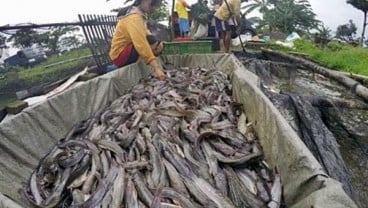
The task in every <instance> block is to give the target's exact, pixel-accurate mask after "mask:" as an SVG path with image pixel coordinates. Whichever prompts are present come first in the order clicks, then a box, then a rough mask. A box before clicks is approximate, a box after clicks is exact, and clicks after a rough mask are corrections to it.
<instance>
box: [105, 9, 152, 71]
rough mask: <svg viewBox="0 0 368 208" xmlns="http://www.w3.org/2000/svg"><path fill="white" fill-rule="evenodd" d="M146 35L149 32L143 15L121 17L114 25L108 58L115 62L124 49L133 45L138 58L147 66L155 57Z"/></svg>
mask: <svg viewBox="0 0 368 208" xmlns="http://www.w3.org/2000/svg"><path fill="white" fill-rule="evenodd" d="M148 34H150V32H149V31H148V29H147V26H146V18H145V16H144V15H143V14H139V13H133V14H129V15H127V16H125V17H122V18H121V19H120V20H119V22H118V24H117V25H116V28H115V32H114V35H113V38H112V41H111V49H110V53H109V55H110V58H111V59H112V60H115V59H116V58H117V57H118V56H119V54H120V53H121V52H122V51H123V50H124V48H125V47H127V46H128V45H129V44H130V43H133V45H134V48H135V49H136V50H137V52H138V54H139V58H140V59H142V60H143V61H144V62H145V63H146V64H149V63H150V62H151V61H152V60H154V59H155V58H156V57H155V55H154V54H153V52H152V49H151V47H150V45H149V43H148V41H147V35H148Z"/></svg>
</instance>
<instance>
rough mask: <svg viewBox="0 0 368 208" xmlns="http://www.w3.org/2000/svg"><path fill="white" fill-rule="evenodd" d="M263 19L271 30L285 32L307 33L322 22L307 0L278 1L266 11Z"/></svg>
mask: <svg viewBox="0 0 368 208" xmlns="http://www.w3.org/2000/svg"><path fill="white" fill-rule="evenodd" d="M263 21H264V23H263V25H268V26H269V28H270V30H271V31H275V30H277V31H281V32H284V33H290V32H293V31H296V32H299V33H305V32H308V31H309V30H311V29H315V28H317V27H318V24H320V21H318V20H317V19H316V14H315V13H314V12H313V11H312V8H311V5H310V4H309V2H308V1H307V0H284V1H277V3H276V4H275V6H274V7H273V8H269V9H268V11H267V12H265V13H264V18H263Z"/></svg>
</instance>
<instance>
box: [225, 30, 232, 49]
mask: <svg viewBox="0 0 368 208" xmlns="http://www.w3.org/2000/svg"><path fill="white" fill-rule="evenodd" d="M230 45H231V31H225V37H224V46H225V53H229V52H230Z"/></svg>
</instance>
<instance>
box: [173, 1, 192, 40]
mask: <svg viewBox="0 0 368 208" xmlns="http://www.w3.org/2000/svg"><path fill="white" fill-rule="evenodd" d="M187 8H188V9H189V8H190V6H189V5H188V4H187V2H186V1H185V0H176V3H175V9H176V12H177V13H178V17H179V31H180V36H181V37H187V36H188V33H189V17H188V16H189V15H188V11H187Z"/></svg>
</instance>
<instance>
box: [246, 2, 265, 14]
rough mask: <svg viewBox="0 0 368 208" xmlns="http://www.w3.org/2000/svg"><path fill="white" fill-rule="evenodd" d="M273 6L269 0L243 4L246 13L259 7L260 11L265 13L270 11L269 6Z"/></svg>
mask: <svg viewBox="0 0 368 208" xmlns="http://www.w3.org/2000/svg"><path fill="white" fill-rule="evenodd" d="M269 6H271V4H270V3H269V1H268V0H254V2H253V3H251V4H247V5H245V6H243V7H242V8H241V9H244V10H245V11H244V12H245V14H249V13H251V12H252V11H254V10H256V9H258V11H259V12H260V13H261V14H262V15H264V14H265V13H266V12H267V11H268V7H269Z"/></svg>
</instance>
